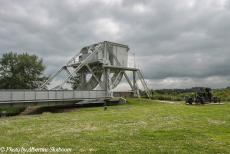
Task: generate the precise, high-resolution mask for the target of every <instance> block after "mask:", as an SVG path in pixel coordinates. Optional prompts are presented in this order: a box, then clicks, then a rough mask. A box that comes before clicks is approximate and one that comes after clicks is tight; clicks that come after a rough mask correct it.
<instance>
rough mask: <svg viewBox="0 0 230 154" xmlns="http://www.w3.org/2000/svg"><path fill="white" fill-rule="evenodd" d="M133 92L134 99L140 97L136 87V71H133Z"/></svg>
mask: <svg viewBox="0 0 230 154" xmlns="http://www.w3.org/2000/svg"><path fill="white" fill-rule="evenodd" d="M133 92H134V97H140V94H139V89H138V86H137V77H136V71H133Z"/></svg>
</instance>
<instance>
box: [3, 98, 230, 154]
mask: <svg viewBox="0 0 230 154" xmlns="http://www.w3.org/2000/svg"><path fill="white" fill-rule="evenodd" d="M0 133H1V135H0V147H37V148H38V147H62V148H72V150H73V153H124V154H126V153H170V154H171V153H192V154H194V153H208V154H210V153H230V103H225V104H224V105H204V106H201V105H194V106H188V105H185V104H183V103H176V104H168V103H160V102H158V101H151V100H138V99H129V100H128V103H127V104H125V105H118V106H110V107H109V108H108V110H107V111H103V108H102V107H92V108H81V109H76V110H74V111H72V112H66V113H55V114H52V113H43V114H42V115H33V116H15V117H8V118H3V119H0Z"/></svg>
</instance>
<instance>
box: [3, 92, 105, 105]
mask: <svg viewBox="0 0 230 154" xmlns="http://www.w3.org/2000/svg"><path fill="white" fill-rule="evenodd" d="M105 96H106V92H105V91H102V90H92V91H77V90H0V103H4V102H24V101H25V102H26V101H34V102H35V101H38V102H39V101H56V100H74V99H76V100H77V99H79V100H81V99H95V98H103V97H105Z"/></svg>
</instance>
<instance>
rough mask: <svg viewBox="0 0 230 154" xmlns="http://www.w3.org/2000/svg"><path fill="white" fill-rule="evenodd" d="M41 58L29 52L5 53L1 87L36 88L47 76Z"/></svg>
mask: <svg viewBox="0 0 230 154" xmlns="http://www.w3.org/2000/svg"><path fill="white" fill-rule="evenodd" d="M44 70H45V65H44V64H43V61H42V59H41V58H39V57H38V56H36V55H30V54H28V53H22V54H17V53H13V52H9V53H5V54H3V55H2V58H1V59H0V89H35V88H38V87H39V86H40V85H41V84H42V83H43V82H44V81H45V80H46V79H47V77H46V76H45V75H44Z"/></svg>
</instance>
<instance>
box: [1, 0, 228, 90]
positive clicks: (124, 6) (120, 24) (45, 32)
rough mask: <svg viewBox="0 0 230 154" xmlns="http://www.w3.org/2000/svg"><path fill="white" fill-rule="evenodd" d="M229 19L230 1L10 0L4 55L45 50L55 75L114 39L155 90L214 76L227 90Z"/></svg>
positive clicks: (4, 15)
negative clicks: (80, 53)
mask: <svg viewBox="0 0 230 154" xmlns="http://www.w3.org/2000/svg"><path fill="white" fill-rule="evenodd" d="M229 18H230V2H229V1H215V0H185V1H179V0H172V1H161V0H150V1H147V0H141V1H139V0H113V1H106V0H79V1H75V0H67V1H56V0H49V1H40V0H31V1H27V0H21V1H16V0H2V1H0V52H1V54H2V53H4V52H7V51H16V52H24V51H27V52H30V53H35V54H38V55H39V56H41V57H43V59H44V62H45V63H46V65H47V71H46V72H47V74H51V73H52V72H54V71H55V70H56V69H58V67H60V66H61V65H62V64H64V63H65V62H66V61H67V60H68V59H69V58H70V57H71V56H73V55H75V54H76V53H77V52H78V51H79V50H80V49H81V48H82V47H83V46H85V45H88V44H91V43H95V42H100V41H103V40H110V41H116V42H120V43H124V44H128V45H129V46H130V49H131V52H135V53H136V57H137V60H138V61H139V63H140V65H141V68H143V71H144V74H145V76H146V78H147V79H149V80H152V81H154V82H155V81H159V83H160V84H161V85H159V84H157V85H156V86H155V87H159V88H161V87H164V86H165V87H166V88H167V86H168V85H167V84H166V81H167V80H166V79H168V78H173V79H175V80H176V79H178V83H177V85H178V87H183V84H185V82H183V81H184V80H182V79H183V78H189V79H190V80H189V81H191V83H193V82H194V81H197V83H200V84H202V83H204V82H201V81H202V80H205V79H207V78H209V79H210V78H212V77H214V76H218V78H220V79H221V80H223V81H225V83H224V84H223V83H217V84H213V83H211V82H213V81H210V80H205V83H208V82H210V85H212V86H213V87H219V86H225V85H226V84H227V81H229V76H230V69H229V68H230V62H229V60H230V58H229V57H230V44H229V42H230V32H229V31H228V28H229V26H230V20H228V19H229ZM198 80H199V81H198ZM160 81H165V82H160ZM179 83H181V84H179ZM226 86H228V85H226Z"/></svg>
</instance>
